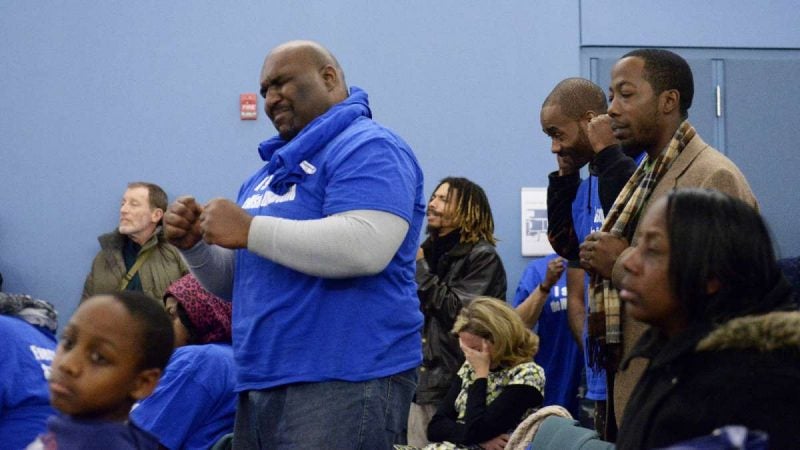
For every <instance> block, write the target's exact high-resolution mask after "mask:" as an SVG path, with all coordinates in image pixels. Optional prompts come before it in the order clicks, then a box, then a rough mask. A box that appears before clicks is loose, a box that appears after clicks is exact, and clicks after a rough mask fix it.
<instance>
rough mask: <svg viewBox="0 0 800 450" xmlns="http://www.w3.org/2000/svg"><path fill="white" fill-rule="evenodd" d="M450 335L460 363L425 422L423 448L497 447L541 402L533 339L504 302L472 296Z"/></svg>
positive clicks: (540, 378) (535, 338)
mask: <svg viewBox="0 0 800 450" xmlns="http://www.w3.org/2000/svg"><path fill="white" fill-rule="evenodd" d="M452 331H453V334H455V335H456V336H458V340H459V345H460V347H461V350H462V351H463V352H464V357H465V359H466V360H465V362H464V364H463V365H462V366H461V368H460V369H459V370H458V374H457V377H456V379H455V380H454V382H453V384H452V385H451V387H450V390H449V392H448V393H447V396H446V397H445V398H444V400H443V401H442V404H441V406H440V407H439V409H438V410H437V411H436V414H435V415H434V416H433V419H431V422H430V424H429V425H428V439H429V440H430V441H431V442H433V443H432V444H429V445H428V446H426V447H425V448H426V449H462V448H483V449H489V450H493V449H502V448H503V447H505V443H506V442H507V441H508V437H509V434H510V433H511V431H513V429H514V428H515V427H516V426H517V425H518V424H519V423H520V422H521V421H522V420H523V419H524V418H525V417H527V416H528V414H530V413H531V412H533V410H534V409H535V408H537V407H539V406H541V404H542V398H543V397H542V393H543V392H544V381H545V380H544V370H542V368H541V367H540V366H538V365H537V364H536V363H535V362H533V355H535V354H536V351H537V350H538V348H539V338H538V336H536V335H535V334H533V332H531V330H530V329H529V328H527V327H526V326H525V324H524V323H523V322H522V319H520V317H519V315H518V314H517V313H516V312H515V311H514V310H513V309H512V308H511V307H510V306H508V305H507V304H506V302H504V301H502V300H499V299H496V298H491V297H477V298H475V299H473V300H472V301H471V302H470V303H469V304H467V305H466V306H464V307H463V308H462V309H461V312H460V313H459V315H458V317H457V319H456V322H455V325H454V326H453V330H452Z"/></svg>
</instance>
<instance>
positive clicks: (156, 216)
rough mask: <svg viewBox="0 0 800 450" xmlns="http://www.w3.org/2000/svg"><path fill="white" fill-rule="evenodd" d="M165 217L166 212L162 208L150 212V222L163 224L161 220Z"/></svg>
mask: <svg viewBox="0 0 800 450" xmlns="http://www.w3.org/2000/svg"><path fill="white" fill-rule="evenodd" d="M163 217H164V210H163V209H161V208H156V209H154V210H152V211H151V212H150V221H151V222H153V223H158V222H161V218H163Z"/></svg>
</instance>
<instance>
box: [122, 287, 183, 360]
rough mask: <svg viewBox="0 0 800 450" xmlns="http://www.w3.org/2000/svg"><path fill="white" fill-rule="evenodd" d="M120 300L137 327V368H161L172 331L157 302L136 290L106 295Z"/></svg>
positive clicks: (171, 343)
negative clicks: (139, 338) (139, 360)
mask: <svg viewBox="0 0 800 450" xmlns="http://www.w3.org/2000/svg"><path fill="white" fill-rule="evenodd" d="M109 295H111V296H112V297H114V298H115V299H117V300H118V301H119V302H120V303H122V304H123V305H125V308H126V309H127V310H128V312H129V313H130V314H131V316H133V318H134V320H135V321H136V322H138V325H139V328H140V330H141V334H140V336H141V340H142V341H141V342H140V343H139V344H140V345H139V347H140V349H141V351H142V358H141V363H140V364H141V369H150V368H154V367H155V368H158V369H161V370H164V368H165V367H166V366H167V363H168V362H169V358H170V356H172V348H173V347H174V345H175V332H174V331H173V328H172V321H170V318H169V315H168V314H167V312H166V310H164V307H163V306H162V305H161V302H159V301H157V300H156V299H154V298H152V297H150V296H148V295H146V294H143V293H141V292H138V291H121V292H114V293H111V294H109Z"/></svg>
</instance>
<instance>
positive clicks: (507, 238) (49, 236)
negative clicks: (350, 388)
mask: <svg viewBox="0 0 800 450" xmlns="http://www.w3.org/2000/svg"><path fill="white" fill-rule="evenodd" d="M723 3H724V5H725V6H724V10H725V11H728V12H727V13H726V14H724V15H722V16H721V18H720V17H719V16H718V17H715V18H714V20H713V21H711V20H710V18H708V20H703V19H702V18H695V19H693V20H694V21H695V22H692V23H693V24H694V25H693V27H691V28H687V29H686V30H684V32H683V33H682V34H681V39H680V40H678V41H676V40H674V39H672V38H670V36H671V35H670V34H669V33H667V32H666V31H665V27H668V26H669V23H668V22H670V21H671V20H670V21H667V20H664V22H663V23H662V22H658V20H661V19H662V18H664V16H663V15H661V14H658V15H654V14H652V11H650V10H649V9H644V8H640V7H637V5H638V2H633V1H622V2H620V1H615V2H601V1H597V2H583V3H579V2H578V1H576V0H573V1H563V0H538V1H536V2H530V1H523V0H514V1H507V2H462V1H456V0H441V1H437V2H426V1H419V0H414V1H405V2H367V1H355V0H351V1H334V2H331V1H324V2H323V1H306V2H302V7H299V6H295V5H294V4H292V3H291V2H280V3H278V2H262V1H242V2H236V3H235V6H227V5H228V4H226V3H224V2H213V1H208V0H206V1H199V0H198V1H187V0H184V1H174V2H155V1H142V2H121V1H109V2H79V1H76V2H48V3H46V4H45V3H39V2H26V1H5V2H2V3H0V42H2V43H3V44H2V45H0V61H2V72H0V73H2V78H0V79H1V80H2V82H1V83H0V104H1V105H2V106H1V107H2V114H0V155H1V156H2V159H0V181H1V182H2V184H1V185H0V186H1V187H0V272H2V273H3V275H4V276H5V278H6V284H5V290H6V291H9V292H25V293H30V294H32V295H34V296H37V297H40V298H44V299H47V300H50V301H52V302H53V303H55V304H56V306H57V307H58V309H59V310H60V311H61V313H62V323H65V321H66V319H67V317H68V316H69V315H70V314H71V313H72V310H73V309H74V307H75V305H76V304H77V300H78V298H79V296H80V292H81V288H82V285H83V280H84V277H85V275H86V273H87V271H88V269H89V266H90V263H91V260H92V258H93V256H94V255H95V253H96V252H97V250H98V244H97V241H96V239H95V237H96V236H97V235H99V234H102V233H104V232H107V231H110V230H112V229H113V228H114V227H115V225H116V223H117V217H118V204H119V199H120V197H121V195H122V192H123V191H124V189H125V185H126V183H127V182H128V181H133V180H148V181H154V182H156V183H159V184H161V185H162V186H164V187H165V189H166V190H167V192H168V193H169V194H170V196H171V197H175V196H177V195H182V194H187V193H191V194H194V195H196V196H197V197H198V198H199V199H200V200H202V201H206V200H209V199H211V198H213V197H217V196H222V197H228V198H232V197H234V196H235V193H236V192H237V189H238V186H239V183H240V182H241V181H242V180H243V179H244V177H246V176H247V175H249V174H250V173H251V172H252V171H254V170H255V169H256V168H257V167H258V166H259V165H260V160H259V159H258V156H257V154H256V145H257V143H258V142H259V141H260V140H262V139H265V138H267V137H269V136H272V135H273V134H274V130H273V129H272V127H271V125H269V124H268V123H267V122H266V119H265V117H264V115H263V111H261V110H259V120H258V121H240V120H239V117H238V98H239V94H240V93H244V92H256V91H257V89H258V85H257V83H258V73H259V70H260V67H261V63H262V61H263V58H264V56H265V54H266V52H267V51H268V50H269V49H270V48H271V47H273V46H274V45H276V44H278V43H281V42H283V41H286V40H289V39H296V38H308V39H315V40H318V41H320V42H322V43H323V44H324V45H326V46H328V47H329V48H330V49H331V50H332V51H333V52H334V53H335V54H336V55H337V57H338V58H339V60H340V62H341V63H342V65H343V67H344V68H345V71H346V74H347V80H348V82H349V83H350V84H354V85H358V86H361V87H363V88H365V89H366V90H367V92H369V93H370V94H371V102H372V108H373V113H374V116H375V118H376V119H377V120H378V121H380V122H382V123H383V124H384V125H387V126H388V127H390V128H393V129H394V130H396V131H397V132H399V133H400V134H401V135H402V136H403V137H405V138H406V140H407V141H408V142H409V143H410V144H411V145H412V146H413V148H414V149H415V151H416V153H417V156H418V158H419V160H420V162H421V164H422V166H423V170H424V171H425V176H426V188H427V192H431V190H432V189H433V187H434V186H435V184H436V182H437V180H439V179H441V178H443V177H445V176H448V175H460V176H466V177H469V178H471V179H473V180H475V181H476V182H478V183H479V184H481V185H482V186H483V187H484V188H485V189H486V191H487V193H488V195H489V199H490V201H491V203H492V208H493V210H494V213H495V219H496V222H497V235H498V237H499V238H500V239H501V242H500V244H499V250H500V252H501V255H502V257H503V260H504V262H505V264H506V269H507V271H508V274H509V291H510V293H513V290H514V288H515V287H516V283H517V281H518V280H519V275H520V274H521V273H522V270H523V268H524V265H525V264H526V263H527V259H526V258H523V257H521V256H520V237H519V236H520V225H519V222H520V219H519V202H520V200H519V195H520V194H519V192H520V188H521V187H523V186H545V185H546V176H547V173H548V172H549V171H551V170H552V169H553V168H554V161H553V158H552V156H551V155H550V153H549V144H548V142H547V140H546V139H545V136H544V135H543V134H542V133H541V131H540V129H539V125H538V113H539V106H540V105H541V102H542V100H543V99H544V96H545V95H546V94H547V93H548V92H549V90H550V89H551V87H552V86H553V85H554V84H555V83H556V82H558V81H559V80H561V79H563V78H565V77H568V76H576V75H580V47H581V45H582V44H583V45H689V46H691V45H701V46H702V45H717V46H764V45H768V46H772V47H795V48H797V47H800V36H798V33H800V31H798V29H800V27H798V26H796V25H797V24H798V23H800V21H798V20H797V15H796V14H797V13H796V11H795V7H794V4H793V2H790V1H788V0H787V1H783V2H771V3H769V4H768V5H769V7H765V6H763V5H764V3H758V6H752V5H750V3H751V2H747V1H744V0H738V1H728V2H723ZM678 4H685V5H683V6H684V8H678V7H676V9H683V10H686V9H685V7H686V5H692V6H694V2H692V3H689V2H688V1H683V0H682V1H681V2H678ZM710 4H712V5H714V4H716V5H717V6H719V7H721V8H722V6H721V5H720V3H719V2H711V3H710ZM732 4H733V5H735V7H733V6H731V5H732ZM670 7H672V5H671V6H670ZM703 8H704V9H703V16H706V15H708V14H709V10H708V9H707V8H708V7H707V6H704V7H703ZM730 11H737V12H738V13H739V15H733V13H731V12H730ZM793 14H794V15H793ZM741 17H747V18H748V22H747V24H748V26H747V27H740V26H738V25H739V24H740V22H741ZM621 19H624V20H629V21H633V22H637V23H638V24H639V26H637V27H635V28H636V29H635V30H634V31H631V30H632V28H630V27H629V28H627V31H625V30H626V28H625V27H622V26H621V24H620V21H621ZM719 20H723V21H729V22H730V23H731V24H732V26H731V27H730V28H731V30H730V32H727V33H725V32H723V33H719V34H718V35H711V34H710V33H709V32H708V29H709V28H710V27H712V25H713V27H715V28H716V30H717V31H719V29H720V27H719V26H718V24H717V21H719ZM737 21H738V22H737ZM726 23H727V22H726ZM608 24H613V25H614V26H613V27H609V26H608ZM792 24H794V25H795V26H793V27H792V26H790V25H792ZM723 28H724V27H723ZM609 29H610V30H611V31H609V32H606V30H609ZM666 30H669V28H666ZM723 31H724V30H723ZM766 34H769V35H770V36H765V35H766ZM712 37H713V39H712ZM662 41H663V42H662ZM667 41H668V42H667ZM743 43H744V44H743ZM747 43H750V44H751V45H747ZM260 107H261V104H259V108H260Z"/></svg>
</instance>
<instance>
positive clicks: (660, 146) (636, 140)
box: [580, 49, 757, 425]
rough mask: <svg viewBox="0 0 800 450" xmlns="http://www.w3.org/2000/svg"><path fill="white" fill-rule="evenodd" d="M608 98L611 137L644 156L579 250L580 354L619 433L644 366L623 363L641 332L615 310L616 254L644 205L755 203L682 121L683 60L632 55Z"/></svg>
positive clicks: (740, 179)
mask: <svg viewBox="0 0 800 450" xmlns="http://www.w3.org/2000/svg"><path fill="white" fill-rule="evenodd" d="M609 90H610V95H609V99H610V105H609V108H608V115H609V116H610V117H611V128H612V130H613V131H614V136H615V137H616V138H617V139H618V140H619V141H620V145H622V146H623V147H624V148H640V149H644V151H645V152H646V153H647V155H646V156H645V158H644V160H642V162H641V163H640V164H639V167H638V168H637V169H636V171H635V172H634V173H633V175H631V178H630V179H629V180H628V182H627V184H626V185H625V186H624V187H623V188H622V191H621V192H620V193H619V196H617V199H616V200H615V201H614V204H613V206H612V207H611V210H610V211H609V213H608V215H607V216H606V219H605V221H604V222H603V226H602V228H601V230H600V231H597V232H595V233H592V234H590V235H589V236H588V237H587V238H586V240H585V241H584V242H583V244H581V246H580V262H581V266H582V267H584V268H585V269H586V270H588V271H590V272H591V273H592V281H591V287H590V290H591V292H590V296H591V297H590V311H591V312H590V314H589V342H588V348H587V351H588V352H589V356H590V358H591V359H592V360H593V362H594V364H596V365H603V366H605V368H606V374H607V376H608V378H609V387H610V388H611V392H609V400H610V401H609V402H608V406H609V408H613V409H612V411H613V413H614V416H615V417H609V420H611V419H613V418H616V421H617V424H618V425H619V424H620V423H621V419H622V413H623V411H624V408H625V405H626V404H627V402H628V398H629V397H630V394H631V392H632V390H633V388H634V386H635V385H636V383H637V382H638V380H639V378H640V377H641V374H642V373H643V371H644V369H645V367H646V365H647V360H646V359H645V358H634V357H631V358H630V360H629V361H624V362H623V356H625V357H626V358H627V357H628V356H629V353H630V351H631V350H632V348H633V347H634V345H635V344H636V342H637V341H638V340H639V338H640V337H641V336H642V334H643V333H644V331H645V329H646V326H645V325H644V324H642V323H641V322H637V321H636V320H634V319H633V318H632V317H630V316H629V315H628V314H627V312H626V311H624V310H623V309H622V307H621V305H620V301H619V295H618V293H617V290H616V288H615V286H617V287H618V286H619V280H620V279H621V278H622V275H623V274H624V272H625V268H624V267H623V264H622V263H623V261H624V260H625V258H626V255H627V254H629V253H624V254H623V252H626V251H627V250H626V249H631V248H632V246H634V245H636V241H637V239H638V235H637V233H638V228H639V219H640V218H641V217H643V216H644V214H645V212H646V211H647V208H648V207H649V206H650V205H651V204H653V203H655V201H656V200H657V199H659V198H661V197H664V196H666V195H667V194H668V193H669V191H671V190H673V189H676V188H684V187H701V188H708V189H714V190H718V191H721V192H724V193H726V194H729V195H731V196H732V197H736V198H739V199H741V200H743V201H744V202H746V203H748V204H750V205H752V206H754V207H756V208H757V202H756V198H755V196H754V195H753V192H752V191H751V190H750V186H749V185H748V183H747V180H746V179H745V177H744V175H742V173H741V171H740V170H739V169H738V168H737V167H736V165H735V164H734V163H733V162H731V161H730V160H729V159H728V158H726V157H725V155H723V154H721V153H720V152H718V151H717V150H715V149H714V148H712V147H711V146H710V145H708V144H706V143H705V142H703V140H702V139H701V138H700V136H699V135H698V134H697V133H696V131H695V129H694V127H693V126H692V125H691V123H689V121H688V120H687V118H688V117H689V107H691V105H692V97H693V95H694V82H693V79H692V71H691V69H690V68H689V64H688V63H687V62H686V60H684V59H683V58H682V57H680V56H679V55H677V54H675V53H672V52H670V51H667V50H657V49H639V50H634V51H632V52H629V53H627V54H626V55H624V56H623V57H622V58H621V59H620V60H619V61H617V63H616V64H615V65H614V67H613V68H612V69H611V86H610V88H609ZM697 213H698V214H702V213H703V211H697ZM629 243H630V245H631V247H629ZM648 254H649V255H650V256H649V257H650V258H653V259H654V260H655V259H657V258H659V257H662V256H663V251H660V250H659V249H657V248H653V249H650V250H649V253H648ZM612 280H614V281H612ZM620 363H621V364H620ZM612 379H613V381H612ZM612 399H613V401H611V400H612Z"/></svg>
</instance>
